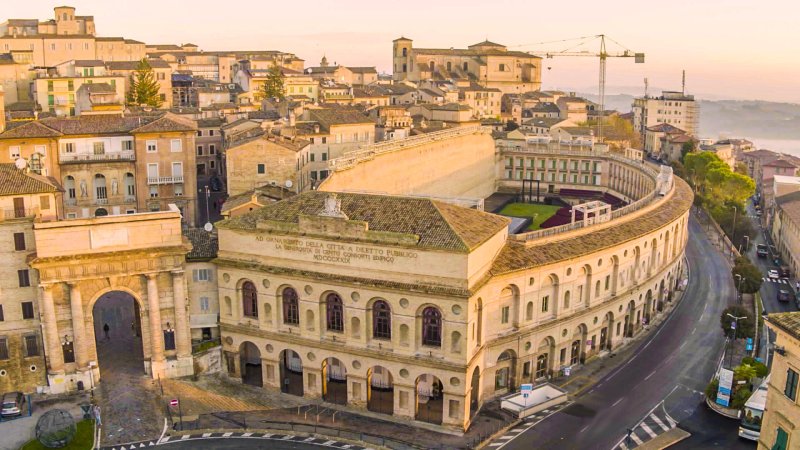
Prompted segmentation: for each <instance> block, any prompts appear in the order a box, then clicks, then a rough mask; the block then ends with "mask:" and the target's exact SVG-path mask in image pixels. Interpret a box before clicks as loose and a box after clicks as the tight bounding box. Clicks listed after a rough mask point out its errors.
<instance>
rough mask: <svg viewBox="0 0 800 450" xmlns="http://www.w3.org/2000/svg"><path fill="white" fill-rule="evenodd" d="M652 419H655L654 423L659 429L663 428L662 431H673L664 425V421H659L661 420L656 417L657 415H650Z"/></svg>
mask: <svg viewBox="0 0 800 450" xmlns="http://www.w3.org/2000/svg"><path fill="white" fill-rule="evenodd" d="M650 418H651V419H653V422H655V423H656V424H657V425H658V426H659V427H661V429H662V430H664V431H669V430H671V428H670V427H668V426H666V425H665V424H664V422H662V421H661V419H659V418H658V416H657V415H655V414H650Z"/></svg>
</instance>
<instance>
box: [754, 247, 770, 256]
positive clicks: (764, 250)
mask: <svg viewBox="0 0 800 450" xmlns="http://www.w3.org/2000/svg"><path fill="white" fill-rule="evenodd" d="M756 255H757V256H758V257H759V258H766V257H767V256H769V251H768V250H767V246H766V245H764V244H758V245H757V246H756Z"/></svg>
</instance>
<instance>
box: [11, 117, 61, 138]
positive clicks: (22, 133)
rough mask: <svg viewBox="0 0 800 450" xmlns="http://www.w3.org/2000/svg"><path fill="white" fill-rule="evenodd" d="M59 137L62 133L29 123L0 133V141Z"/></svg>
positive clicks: (35, 122)
mask: <svg viewBox="0 0 800 450" xmlns="http://www.w3.org/2000/svg"><path fill="white" fill-rule="evenodd" d="M61 135H62V133H59V132H58V131H56V130H54V129H52V128H49V127H46V126H44V125H42V123H41V122H38V121H31V122H27V123H25V124H22V125H20V126H16V127H13V128H9V129H8V130H6V131H5V132H3V133H0V139H25V138H54V137H58V136H61Z"/></svg>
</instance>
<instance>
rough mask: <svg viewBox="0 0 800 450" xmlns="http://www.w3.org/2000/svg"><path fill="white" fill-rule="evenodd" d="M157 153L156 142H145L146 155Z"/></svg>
mask: <svg viewBox="0 0 800 450" xmlns="http://www.w3.org/2000/svg"><path fill="white" fill-rule="evenodd" d="M157 151H158V141H154V140H152V141H147V153H155V152H157Z"/></svg>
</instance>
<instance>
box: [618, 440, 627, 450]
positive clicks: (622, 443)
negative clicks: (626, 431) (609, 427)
mask: <svg viewBox="0 0 800 450" xmlns="http://www.w3.org/2000/svg"><path fill="white" fill-rule="evenodd" d="M619 448H620V449H622V450H628V446H627V445H625V443H624V442H620V444H619Z"/></svg>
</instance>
